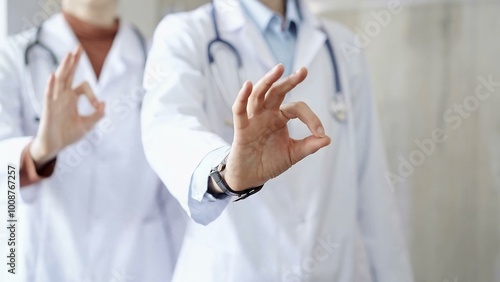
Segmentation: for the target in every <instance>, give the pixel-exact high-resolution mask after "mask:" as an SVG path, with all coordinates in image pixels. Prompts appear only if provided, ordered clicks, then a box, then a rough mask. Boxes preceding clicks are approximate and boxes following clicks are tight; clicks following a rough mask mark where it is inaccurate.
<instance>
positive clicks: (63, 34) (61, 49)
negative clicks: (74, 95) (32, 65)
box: [42, 14, 97, 89]
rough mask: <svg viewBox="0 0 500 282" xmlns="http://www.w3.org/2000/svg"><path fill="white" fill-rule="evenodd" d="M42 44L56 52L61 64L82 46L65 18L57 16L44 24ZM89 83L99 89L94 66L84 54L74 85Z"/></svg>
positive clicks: (60, 15)
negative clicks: (70, 53) (83, 82)
mask: <svg viewBox="0 0 500 282" xmlns="http://www.w3.org/2000/svg"><path fill="white" fill-rule="evenodd" d="M42 42H44V43H45V44H47V46H48V47H49V48H50V49H51V50H52V51H53V52H54V54H55V55H56V57H57V59H58V60H59V62H62V60H63V59H64V57H65V56H66V54H68V53H69V52H72V51H73V50H75V48H76V47H77V46H78V45H79V44H80V42H79V41H78V38H77V37H76V35H75V34H74V33H73V30H71V27H70V26H69V25H68V23H67V22H66V20H65V19H64V16H63V15H62V14H56V15H54V16H53V17H52V18H50V19H49V20H47V21H46V22H45V23H44V24H43V31H42ZM82 81H87V82H88V83H89V84H90V86H91V87H92V88H93V89H96V88H97V78H96V76H95V72H94V69H93V68H92V64H91V63H90V60H89V58H88V56H87V54H86V53H85V52H84V53H83V54H82V57H81V58H80V63H79V65H78V67H77V70H76V73H75V80H74V84H78V83H81V82H82Z"/></svg>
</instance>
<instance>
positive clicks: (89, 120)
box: [30, 47, 105, 167]
mask: <svg viewBox="0 0 500 282" xmlns="http://www.w3.org/2000/svg"><path fill="white" fill-rule="evenodd" d="M82 52H83V50H82V48H81V47H78V48H77V49H76V50H75V51H74V52H73V53H70V54H68V55H67V56H66V57H65V58H64V60H63V61H62V63H61V64H60V65H59V67H58V69H57V71H56V73H55V74H52V75H51V76H50V79H49V82H48V85H47V88H46V90H45V97H44V103H43V112H42V117H41V120H40V127H39V128H38V133H37V136H36V137H35V139H34V140H33V142H32V144H31V147H30V153H31V156H32V158H33V160H34V161H35V164H36V166H37V167H40V166H43V165H44V164H45V163H47V162H48V161H50V160H52V159H54V158H55V157H56V155H57V154H58V153H59V152H60V151H61V150H62V149H64V148H65V147H66V146H68V145H70V144H72V143H75V142H76V141H78V140H79V139H80V138H82V137H83V136H84V135H85V133H87V132H89V131H90V130H91V129H92V128H93V127H94V125H95V124H96V123H97V122H98V121H99V120H100V119H101V118H102V117H103V116H104V108H105V105H104V103H103V102H99V101H98V100H97V98H96V96H95V95H94V92H93V91H92V89H91V88H90V86H89V84H88V83H87V82H84V83H82V84H80V85H79V86H77V87H76V88H73V87H72V84H73V77H74V74H75V71H76V67H77V65H78V62H79V60H80V57H81V55H82ZM82 94H83V95H85V97H86V98H87V99H88V100H89V101H90V103H91V105H92V106H93V107H94V109H95V111H94V113H93V114H91V115H90V116H81V115H80V113H79V112H78V107H77V106H78V99H79V97H80V95H82Z"/></svg>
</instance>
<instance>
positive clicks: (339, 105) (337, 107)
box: [207, 0, 347, 122]
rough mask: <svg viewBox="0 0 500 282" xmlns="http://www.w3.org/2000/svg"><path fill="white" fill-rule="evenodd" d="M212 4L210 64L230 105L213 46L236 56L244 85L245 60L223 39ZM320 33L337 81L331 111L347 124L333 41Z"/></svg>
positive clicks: (221, 91) (324, 31) (322, 29)
mask: <svg viewBox="0 0 500 282" xmlns="http://www.w3.org/2000/svg"><path fill="white" fill-rule="evenodd" d="M211 4H212V11H211V17H212V24H213V27H214V33H215V38H214V39H212V40H211V41H210V42H209V43H208V45H207V56H208V62H209V65H210V69H211V71H212V74H213V76H214V79H215V83H216V85H217V88H218V89H219V91H220V93H221V95H223V96H224V98H225V100H226V103H229V101H231V99H228V98H230V96H229V95H230V93H227V91H226V89H225V87H224V82H223V81H222V78H221V74H220V72H219V70H218V68H217V66H216V63H215V56H214V54H213V52H212V49H213V46H214V45H215V44H217V43H219V44H222V45H224V46H225V47H227V49H228V50H229V51H230V52H231V53H232V54H233V55H234V56H235V58H236V60H237V67H238V77H239V83H240V84H242V83H243V79H244V71H243V59H242V57H241V54H240V52H239V51H238V49H237V48H236V47H235V46H234V45H233V44H231V43H230V42H228V41H226V40H224V39H223V38H222V37H221V35H220V30H219V25H218V23H217V12H216V7H215V5H214V3H213V0H212V1H211ZM297 6H298V7H299V16H300V18H302V13H301V9H300V4H299V1H297ZM320 31H321V32H322V33H323V34H325V37H326V40H325V46H326V48H327V51H328V56H329V57H330V61H331V65H332V70H333V75H334V81H335V93H334V96H333V98H332V102H331V103H332V104H331V106H330V111H331V113H332V115H333V116H334V117H335V119H337V121H339V122H345V120H346V119H347V115H346V106H345V99H344V96H343V87H342V83H341V78H340V71H339V68H338V64H337V59H336V56H335V50H334V48H333V44H332V41H331V40H330V37H329V36H328V33H327V31H326V30H325V28H324V27H320ZM227 106H228V107H229V108H231V105H227Z"/></svg>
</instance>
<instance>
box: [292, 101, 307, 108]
mask: <svg viewBox="0 0 500 282" xmlns="http://www.w3.org/2000/svg"><path fill="white" fill-rule="evenodd" d="M295 106H296V107H297V108H299V109H300V110H303V109H307V108H308V107H307V104H306V103H305V102H304V101H298V102H295Z"/></svg>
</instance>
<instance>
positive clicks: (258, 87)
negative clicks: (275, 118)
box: [249, 64, 285, 110]
mask: <svg viewBox="0 0 500 282" xmlns="http://www.w3.org/2000/svg"><path fill="white" fill-rule="evenodd" d="M284 71H285V68H284V67H283V65H282V64H279V65H277V66H275V67H274V68H273V69H272V70H270V71H269V72H268V73H267V74H266V75H264V77H263V78H261V79H260V80H259V81H258V82H257V83H256V84H255V87H254V88H253V91H252V94H251V95H250V98H249V100H250V101H249V104H250V108H251V109H252V110H256V109H258V108H259V107H261V106H262V105H263V103H264V97H265V95H266V93H267V91H269V89H271V87H272V86H273V84H274V83H275V82H276V81H278V80H279V79H280V78H281V76H282V75H283V72H284Z"/></svg>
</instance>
